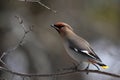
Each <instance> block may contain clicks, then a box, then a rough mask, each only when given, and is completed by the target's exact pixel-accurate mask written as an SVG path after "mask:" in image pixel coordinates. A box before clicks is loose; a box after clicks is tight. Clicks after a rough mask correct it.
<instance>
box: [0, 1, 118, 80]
mask: <svg viewBox="0 0 120 80" xmlns="http://www.w3.org/2000/svg"><path fill="white" fill-rule="evenodd" d="M30 1H34V0H30ZM41 2H42V3H43V4H45V5H47V6H48V7H50V8H51V9H52V10H56V11H57V13H54V12H52V11H50V10H48V9H47V8H45V7H44V6H42V5H40V4H39V3H37V2H27V1H26V2H25V1H24V0H0V55H2V54H3V52H5V51H7V50H9V49H11V48H13V47H14V46H16V45H17V44H18V43H19V41H20V40H21V39H22V37H23V36H24V30H23V28H22V25H21V24H20V23H19V21H18V20H17V19H16V18H15V16H19V17H20V18H21V19H22V20H23V24H24V27H25V30H29V26H33V28H32V31H31V32H29V33H28V34H27V35H26V37H25V39H24V40H23V44H22V45H21V46H19V47H18V48H17V49H15V50H13V51H11V52H9V54H7V55H6V56H4V57H3V58H2V59H3V60H4V62H5V63H6V64H7V67H8V68H9V69H10V70H13V71H16V72H21V73H28V74H29V73H35V74H36V73H55V72H58V71H59V69H62V68H66V67H70V66H73V63H76V62H75V61H74V60H72V59H71V58H70V57H69V56H68V55H67V53H66V51H65V49H64V47H63V44H62V40H61V38H60V36H59V34H58V33H57V31H55V30H54V29H53V28H51V27H50V25H51V24H53V23H56V22H58V21H63V22H66V23H68V24H70V25H71V26H72V27H73V29H74V31H75V32H76V34H78V35H79V36H82V37H83V38H85V39H86V40H87V41H88V42H89V43H90V44H91V46H92V47H93V49H94V50H95V52H96V53H97V55H98V56H99V57H100V58H101V59H102V61H103V62H104V63H105V64H107V65H108V66H109V67H110V68H109V69H107V70H103V69H101V70H102V71H107V72H112V73H116V74H120V68H119V66H120V62H119V61H120V58H119V57H120V41H119V40H120V37H119V36H120V22H119V21H120V0H41ZM0 65H1V66H5V65H3V64H0ZM85 67H86V64H82V63H81V66H80V68H81V69H84V68H85ZM90 69H96V68H95V67H94V66H93V65H90ZM0 75H1V77H0V79H1V80H2V79H5V80H23V77H20V76H16V75H12V74H9V73H5V72H2V71H1V72H0ZM24 79H25V80H96V79H97V80H119V79H118V78H114V77H110V76H105V75H100V74H94V73H89V75H87V74H86V73H76V74H70V75H65V76H58V77H46V78H38V77H37V78H36V77H32V78H29V77H26V78H24Z"/></svg>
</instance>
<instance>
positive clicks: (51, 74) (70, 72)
mask: <svg viewBox="0 0 120 80" xmlns="http://www.w3.org/2000/svg"><path fill="white" fill-rule="evenodd" d="M0 70H2V71H4V72H8V73H11V74H14V75H18V76H23V77H54V76H63V75H69V74H74V73H81V72H89V73H97V74H102V75H106V76H111V77H116V78H120V75H118V74H114V73H109V72H104V71H98V70H69V71H65V72H58V73H50V74H27V73H26V74H25V73H19V72H14V71H11V70H9V69H6V68H3V67H0Z"/></svg>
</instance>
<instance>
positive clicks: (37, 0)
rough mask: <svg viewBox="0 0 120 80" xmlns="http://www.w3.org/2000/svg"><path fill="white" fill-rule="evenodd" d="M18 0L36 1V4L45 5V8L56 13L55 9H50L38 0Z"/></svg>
mask: <svg viewBox="0 0 120 80" xmlns="http://www.w3.org/2000/svg"><path fill="white" fill-rule="evenodd" d="M19 1H25V2H37V3H38V4H40V5H41V6H43V7H45V8H46V9H48V10H50V11H52V12H54V13H56V12H57V11H56V10H53V9H51V8H50V7H48V6H46V5H45V4H43V3H42V2H41V1H40V0H19Z"/></svg>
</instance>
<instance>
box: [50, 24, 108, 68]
mask: <svg viewBox="0 0 120 80" xmlns="http://www.w3.org/2000/svg"><path fill="white" fill-rule="evenodd" d="M51 26H52V27H53V28H55V29H56V30H57V31H58V33H59V34H60V36H61V37H62V39H63V41H64V46H65V49H66V51H67V52H68V54H69V55H70V56H71V57H72V58H73V59H74V60H76V61H77V62H78V63H80V62H81V61H83V62H88V63H92V64H93V65H95V64H98V65H99V66H101V67H102V68H104V69H106V68H108V66H107V65H105V64H103V63H102V61H101V59H100V58H99V57H98V56H97V55H96V53H95V52H94V51H93V49H92V48H91V46H90V44H89V43H88V42H87V41H86V40H85V39H83V38H82V37H80V36H78V35H76V34H75V33H74V31H73V29H72V27H71V26H70V25H68V24H67V23H64V22H57V23H55V24H53V25H51ZM95 66H96V65H95ZM96 67H97V66H96ZM97 68H98V67H97Z"/></svg>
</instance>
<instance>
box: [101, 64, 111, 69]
mask: <svg viewBox="0 0 120 80" xmlns="http://www.w3.org/2000/svg"><path fill="white" fill-rule="evenodd" d="M100 67H101V68H103V69H108V68H109V66H107V65H105V66H100Z"/></svg>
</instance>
